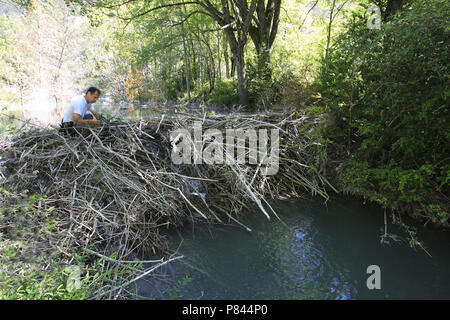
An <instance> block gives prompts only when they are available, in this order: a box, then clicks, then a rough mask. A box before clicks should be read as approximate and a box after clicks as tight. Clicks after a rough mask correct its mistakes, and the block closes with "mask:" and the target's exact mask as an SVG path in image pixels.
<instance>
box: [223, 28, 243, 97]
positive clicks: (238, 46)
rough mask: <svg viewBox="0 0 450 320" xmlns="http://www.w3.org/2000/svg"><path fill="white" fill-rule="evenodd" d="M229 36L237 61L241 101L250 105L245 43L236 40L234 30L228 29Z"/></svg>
mask: <svg viewBox="0 0 450 320" xmlns="http://www.w3.org/2000/svg"><path fill="white" fill-rule="evenodd" d="M230 33H231V34H230ZM227 36H228V37H229V42H230V49H231V52H232V54H233V58H234V61H235V63H236V72H237V78H238V91H239V103H240V104H242V105H248V87H247V74H246V72H245V59H244V45H243V44H242V43H240V42H239V41H236V39H235V38H234V35H233V33H232V31H227Z"/></svg>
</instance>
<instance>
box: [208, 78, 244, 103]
mask: <svg viewBox="0 0 450 320" xmlns="http://www.w3.org/2000/svg"><path fill="white" fill-rule="evenodd" d="M208 102H210V103H217V104H224V105H227V106H231V105H232V104H237V103H238V102H239V93H238V88H237V81H236V80H229V81H220V82H217V83H216V85H215V87H214V89H213V91H212V93H211V95H210V98H209V100H208Z"/></svg>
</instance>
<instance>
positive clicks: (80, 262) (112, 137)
mask: <svg viewBox="0 0 450 320" xmlns="http://www.w3.org/2000/svg"><path fill="white" fill-rule="evenodd" d="M318 121H319V119H317V118H314V117H309V116H306V115H302V114H299V113H298V112H295V111H291V112H288V113H282V114H271V115H269V114H265V115H252V116H249V115H244V116H243V115H240V114H231V115H216V116H213V115H212V116H210V117H207V116H206V114H203V117H202V115H199V116H195V115H189V114H178V115H177V116H175V117H170V118H169V117H164V116H161V117H160V118H156V119H151V120H139V121H123V122H117V121H116V122H110V123H106V124H105V125H103V126H101V127H99V128H98V129H95V130H92V129H88V128H85V129H82V130H79V132H78V133H77V135H76V136H74V137H71V136H67V135H63V134H61V133H59V132H58V131H56V130H54V129H39V128H30V127H26V126H25V127H23V128H22V129H21V130H20V131H19V132H16V133H15V134H14V135H13V136H12V137H11V138H10V139H8V140H6V141H2V145H1V152H0V153H1V155H2V159H1V167H2V171H1V172H2V181H1V186H2V191H1V198H0V201H1V203H2V217H1V221H2V223H1V225H2V228H1V233H2V246H3V247H4V250H2V252H5V253H7V255H8V256H6V255H5V256H4V257H3V258H5V259H2V277H3V279H4V280H6V281H5V282H3V283H5V286H3V287H2V296H3V297H4V298H24V299H28V298H39V299H40V298H52V297H53V298H79V297H83V298H96V299H100V298H107V299H115V298H123V297H129V296H132V295H133V294H132V292H130V290H131V289H130V288H132V287H133V284H134V282H135V281H136V280H137V279H139V278H140V277H141V276H143V275H147V274H150V273H151V272H152V270H155V269H157V268H158V267H159V266H161V265H163V264H166V263H168V262H169V261H170V259H177V258H179V257H165V258H164V259H163V260H158V261H153V262H149V263H151V264H152V266H151V267H147V268H144V269H143V266H144V262H146V261H145V259H142V257H145V256H146V255H149V254H151V255H154V254H158V255H161V256H164V255H165V253H166V252H167V240H166V238H165V236H164V232H162V230H166V229H168V228H169V229H170V228H179V227H181V226H182V225H183V223H184V222H185V221H191V222H193V223H195V222H196V221H208V222H209V223H226V224H235V225H237V226H239V227H241V228H244V229H245V230H248V227H246V226H245V225H243V224H242V223H241V222H240V215H241V214H242V212H243V211H244V210H246V209H249V208H258V209H259V211H260V212H261V218H263V219H264V218H267V219H276V212H275V211H273V210H272V208H271V207H270V205H269V204H268V202H267V200H266V199H270V198H277V197H298V196H300V195H301V194H303V193H306V194H314V195H320V196H322V197H324V198H327V197H328V196H327V193H326V192H325V184H327V180H326V177H325V176H323V175H322V174H321V173H320V172H319V171H318V170H317V169H316V167H315V165H314V164H315V160H316V157H315V150H316V146H317V144H316V141H315V140H314V139H313V138H311V137H309V136H308V135H307V132H306V131H305V130H304V129H302V128H304V127H305V124H306V123H308V126H309V127H313V126H314V125H316V124H317V123H318ZM199 122H200V123H201V124H202V126H203V130H204V131H205V132H207V131H208V130H211V129H214V130H216V132H217V131H219V132H223V133H224V135H225V131H226V129H227V128H235V129H240V130H249V131H251V130H258V132H261V131H259V130H265V131H266V132H270V130H272V129H277V132H279V138H280V144H279V162H278V164H277V166H278V170H279V171H278V172H277V174H275V175H263V174H261V172H262V171H264V170H265V169H267V167H266V165H265V164H264V165H263V164H262V162H256V163H241V162H238V160H237V159H236V158H231V159H233V160H232V161H230V162H229V163H226V164H219V165H217V164H207V163H205V164H175V163H174V162H173V161H172V160H173V159H171V156H170V155H171V151H172V150H173V148H174V147H176V146H177V144H176V142H175V141H174V140H176V139H173V140H172V139H171V138H170V134H169V132H171V131H173V130H176V129H180V128H184V129H186V130H187V131H188V132H193V131H194V130H195V125H196V124H197V123H199ZM178 142H179V141H178ZM189 143H193V141H190V142H189ZM212 143H213V141H212V140H203V146H202V147H205V150H206V149H207V147H208V146H211V144H212ZM243 150H244V154H245V155H247V154H249V153H250V152H251V146H250V145H249V144H244V145H243ZM269 154H271V152H269ZM227 158H229V157H227ZM266 171H267V170H266ZM138 257H140V259H139V258H138ZM6 258H7V259H6ZM147 262H148V261H147ZM67 268H68V269H67ZM64 270H72V271H71V272H72V273H73V270H75V271H77V272H78V275H79V278H80V279H83V281H81V282H80V283H78V284H77V285H76V286H75V287H76V290H72V291H71V292H68V291H67V290H66V289H67V288H66V286H64V283H62V282H63V281H67V280H68V279H69V280H70V279H72V278H70V277H71V275H70V274H68V273H67V271H64ZM48 277H50V278H48ZM47 278H48V279H50V280H49V284H48V286H47V287H45V285H44V287H45V288H46V289H43V287H42V285H43V284H44V283H45V281H44V280H45V279H47ZM31 279H35V281H32V280H31ZM55 279H57V280H55ZM75 283H76V282H75ZM124 284H126V285H124ZM58 290H60V291H61V292H59V293H58Z"/></svg>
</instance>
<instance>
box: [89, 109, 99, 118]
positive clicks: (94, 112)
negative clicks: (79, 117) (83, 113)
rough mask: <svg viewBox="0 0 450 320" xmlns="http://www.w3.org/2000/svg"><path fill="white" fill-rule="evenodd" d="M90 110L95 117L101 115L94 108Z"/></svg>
mask: <svg viewBox="0 0 450 320" xmlns="http://www.w3.org/2000/svg"><path fill="white" fill-rule="evenodd" d="M90 111H91V113H92V114H93V115H94V117H95V118H97V119H98V118H100V117H101V115H100V113H98V112H97V111H95V110H90Z"/></svg>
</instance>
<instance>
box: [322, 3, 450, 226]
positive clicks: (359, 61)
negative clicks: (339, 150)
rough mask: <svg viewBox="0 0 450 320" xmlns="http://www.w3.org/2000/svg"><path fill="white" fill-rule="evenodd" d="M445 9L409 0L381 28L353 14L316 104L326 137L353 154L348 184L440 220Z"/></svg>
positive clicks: (447, 171)
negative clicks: (323, 119)
mask: <svg viewBox="0 0 450 320" xmlns="http://www.w3.org/2000/svg"><path fill="white" fill-rule="evenodd" d="M449 12H450V6H449V4H448V2H447V1H440V0H434V1H422V0H418V1H414V2H413V3H412V4H411V8H410V9H409V10H404V11H403V12H401V14H399V15H397V16H395V17H393V18H392V19H391V21H390V22H389V23H386V24H383V25H382V28H381V29H380V30H376V29H374V30H370V29H368V28H367V27H366V21H367V17H366V16H364V15H363V14H361V13H357V12H356V13H355V14H354V15H353V16H352V18H351V20H349V21H348V23H347V25H346V29H345V31H344V32H343V33H342V34H341V35H340V36H339V37H338V38H337V39H336V45H335V47H334V48H332V50H331V51H330V54H329V56H328V61H324V63H323V68H322V70H321V74H320V77H319V79H318V81H317V89H318V91H319V92H320V97H319V98H318V99H317V101H316V102H317V104H319V105H321V106H323V107H324V108H325V110H326V111H327V112H328V119H327V125H326V127H325V129H324V134H325V135H326V136H327V137H328V138H330V139H331V140H332V141H333V142H334V143H337V144H340V145H344V146H345V149H346V151H347V154H349V155H352V157H353V158H352V160H351V161H350V162H349V163H348V165H347V169H346V170H345V171H344V174H343V179H344V181H345V183H346V184H347V185H348V186H351V187H352V188H353V189H354V190H356V191H357V192H358V193H360V194H377V196H374V197H375V199H376V200H378V201H379V202H381V203H383V204H386V202H389V203H390V204H391V205H393V206H394V207H402V206H403V207H404V206H411V207H412V208H414V209H416V210H415V212H416V213H417V214H419V215H421V216H424V217H426V218H428V219H431V220H432V221H433V222H436V223H441V224H447V223H448V214H444V213H443V212H444V211H446V212H448V207H447V205H445V202H446V201H445V199H446V197H447V196H448V193H449V191H450V189H449V179H450V178H449V177H450V164H449V161H448V155H449V154H450V148H449V146H450V143H449V142H450V130H449V127H448V125H449V119H450V115H449V108H448V96H449V93H450V90H449V70H448V61H449V60H450V57H449V52H450V50H449V42H448V39H449V38H450V37H449V28H448V19H449ZM447 204H448V203H447ZM432 208H433V209H432Z"/></svg>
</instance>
